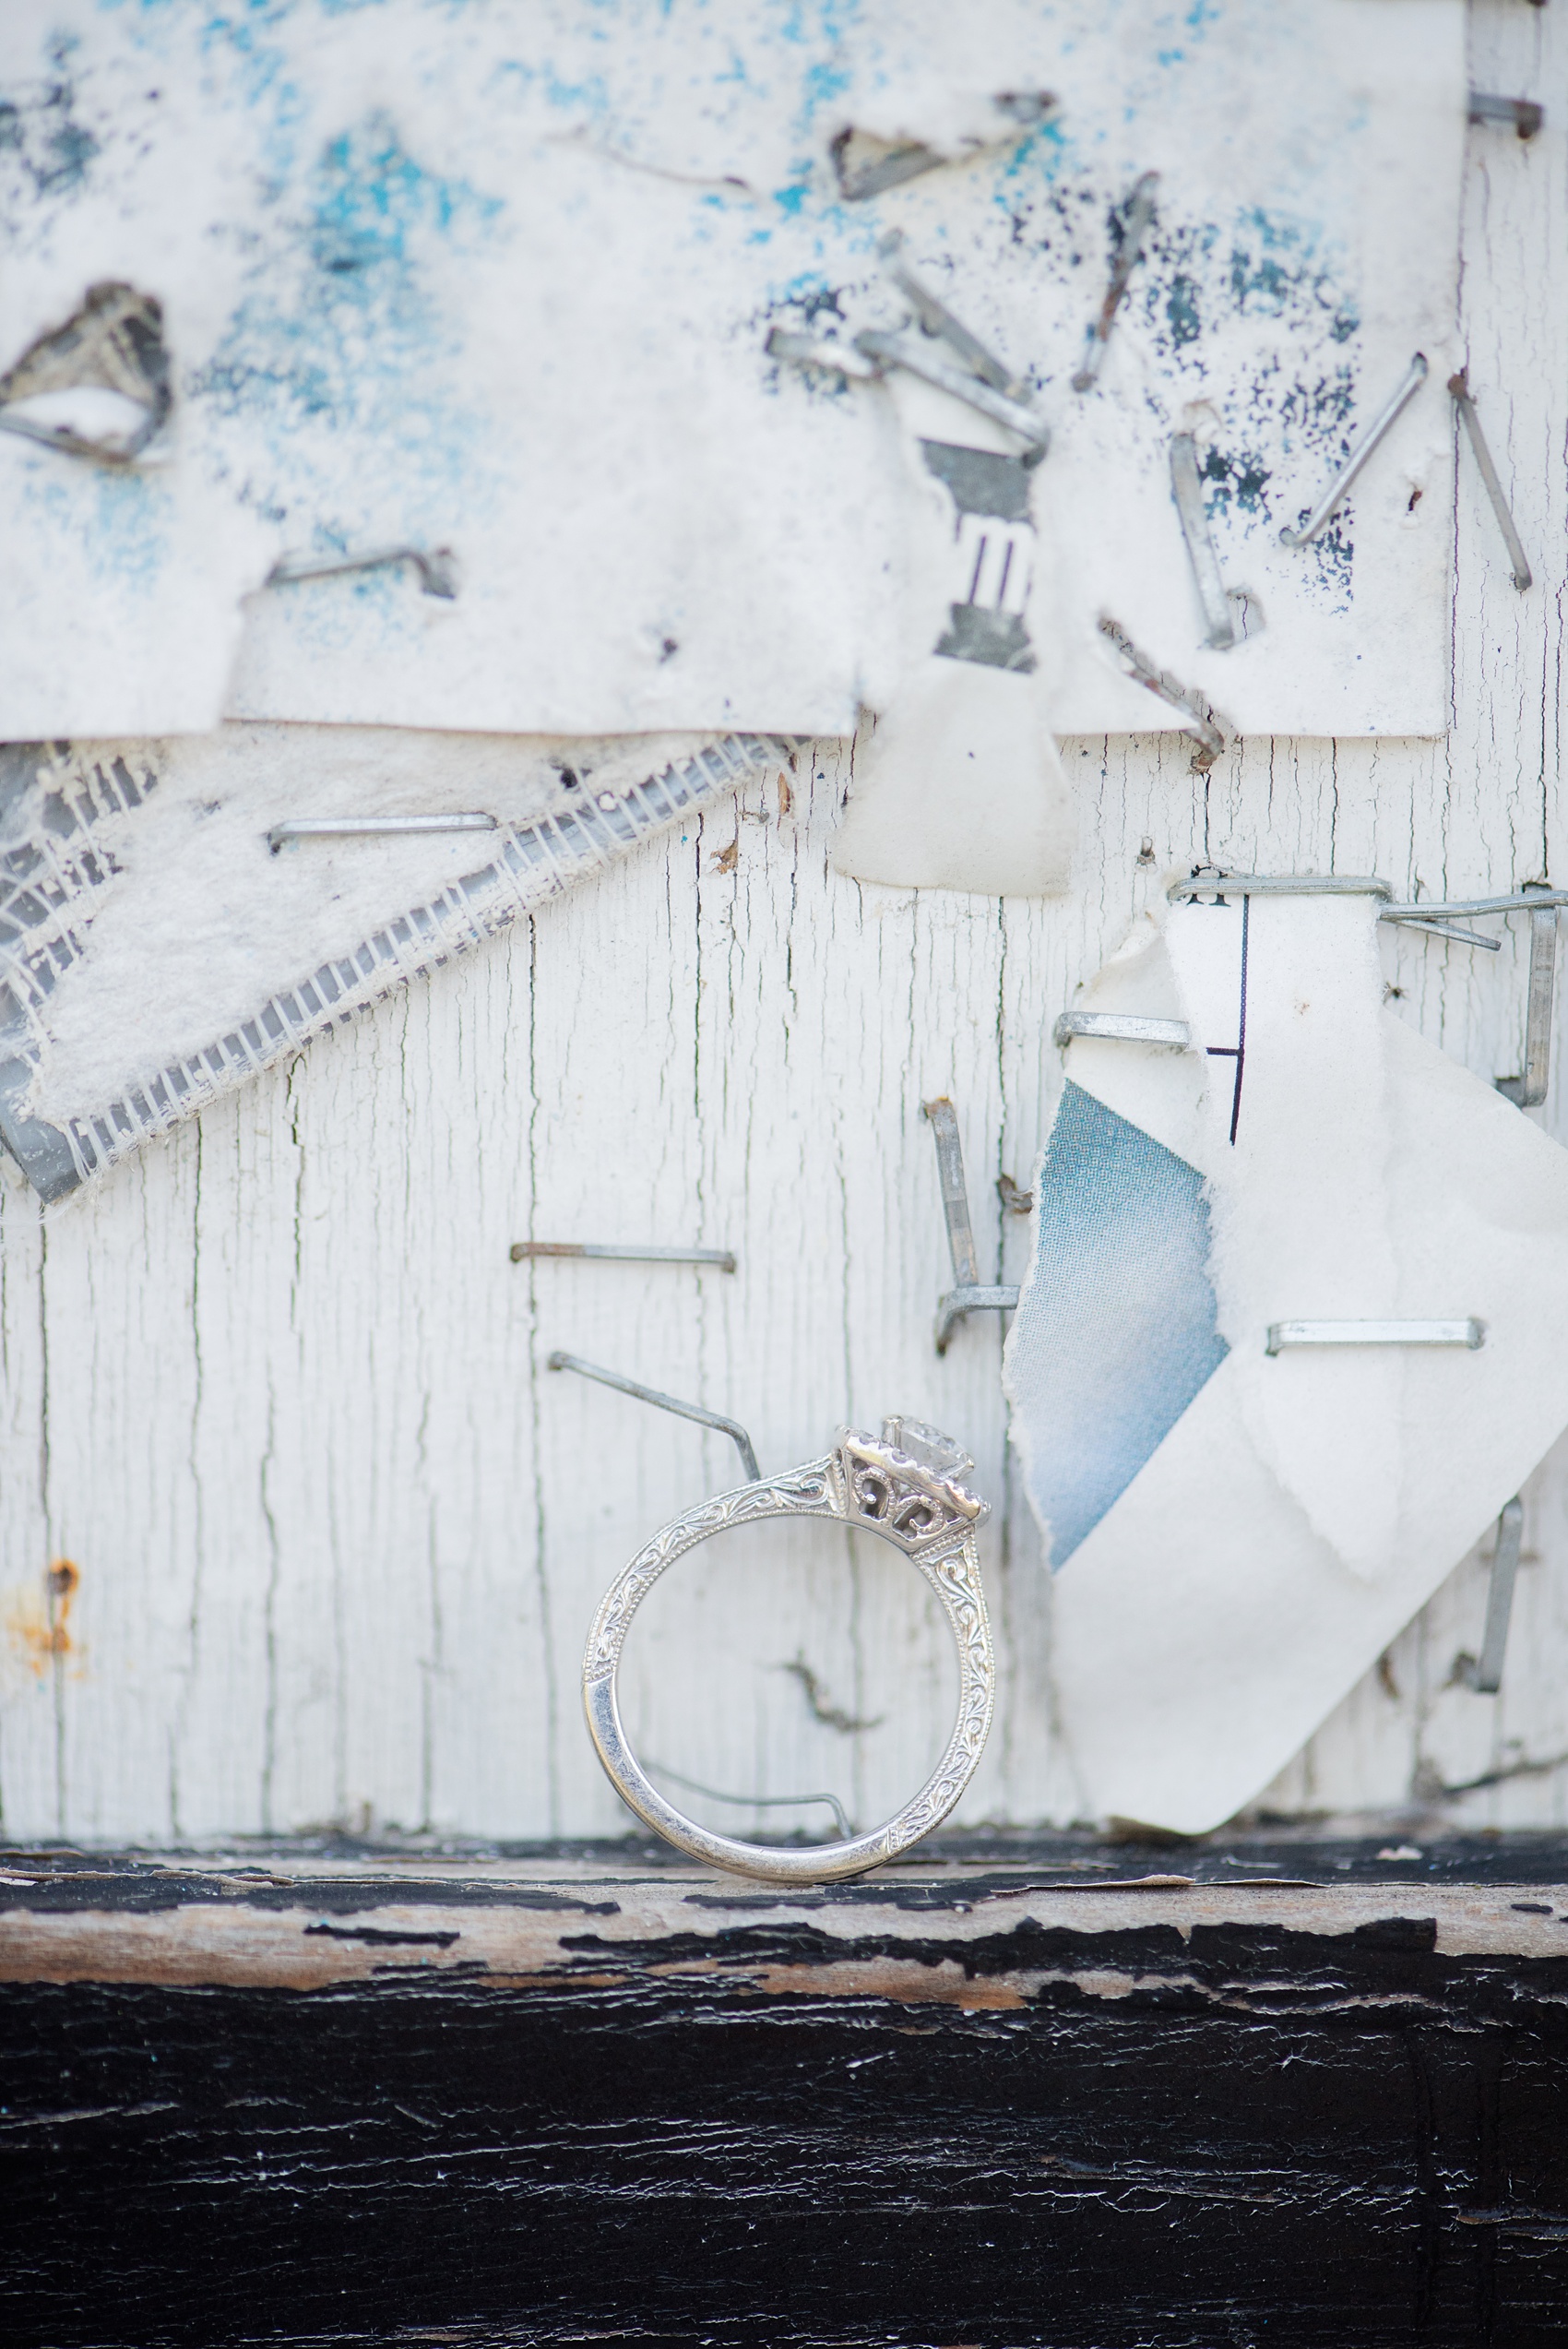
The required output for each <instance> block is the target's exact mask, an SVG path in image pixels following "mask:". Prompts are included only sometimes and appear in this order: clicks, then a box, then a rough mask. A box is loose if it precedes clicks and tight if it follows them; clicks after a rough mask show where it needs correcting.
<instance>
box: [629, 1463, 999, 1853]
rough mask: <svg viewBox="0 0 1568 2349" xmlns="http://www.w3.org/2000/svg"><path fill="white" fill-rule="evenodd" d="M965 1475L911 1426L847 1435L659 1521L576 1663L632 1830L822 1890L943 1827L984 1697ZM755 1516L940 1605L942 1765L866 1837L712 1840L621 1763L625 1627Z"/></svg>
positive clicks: (972, 1752) (984, 1714)
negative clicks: (793, 1843) (946, 1647)
mask: <svg viewBox="0 0 1568 2349" xmlns="http://www.w3.org/2000/svg"><path fill="white" fill-rule="evenodd" d="M971 1465H972V1462H971V1461H969V1460H968V1458H967V1456H966V1455H965V1454H964V1453H963V1452H962V1451H961V1450H960V1449H959V1448H958V1446H957V1445H956V1444H955V1443H953V1442H952V1441H951V1440H950V1439H949V1438H948V1437H945V1436H941V1435H938V1434H937V1432H936V1431H935V1429H933V1428H929V1427H925V1426H922V1425H921V1424H920V1422H919V1421H917V1420H910V1419H888V1420H885V1421H884V1423H883V1432H882V1435H881V1437H873V1436H867V1435H862V1434H861V1433H860V1432H859V1431H858V1430H857V1429H853V1428H846V1429H843V1430H841V1431H840V1434H839V1437H838V1443H837V1449H835V1450H833V1451H831V1452H829V1453H828V1454H827V1456H826V1458H825V1459H823V1460H814V1461H807V1463H806V1465H805V1466H804V1467H803V1468H793V1469H790V1471H789V1473H787V1474H786V1475H783V1476H766V1477H762V1478H760V1479H759V1480H758V1482H757V1483H755V1484H754V1485H740V1486H738V1487H737V1488H736V1490H735V1491H733V1492H731V1493H719V1494H718V1495H717V1496H715V1497H714V1498H713V1499H712V1500H710V1501H703V1502H700V1503H699V1504H698V1506H697V1507H696V1508H689V1509H687V1510H686V1512H685V1514H684V1515H683V1516H682V1517H677V1518H673V1519H671V1522H670V1523H669V1524H668V1525H664V1526H661V1527H660V1528H659V1532H657V1533H656V1534H655V1535H654V1536H653V1538H652V1540H651V1541H650V1542H647V1543H646V1544H644V1546H643V1547H642V1548H641V1549H640V1550H639V1551H638V1552H637V1554H636V1557H635V1558H633V1559H632V1561H631V1563H630V1565H629V1566H627V1567H626V1568H624V1570H623V1572H622V1573H621V1574H619V1575H618V1576H617V1577H616V1580H614V1582H612V1585H611V1587H610V1589H609V1590H608V1591H607V1592H605V1594H604V1598H603V1601H602V1603H601V1604H600V1610H599V1613H598V1615H597V1616H595V1618H594V1625H593V1629H592V1630H591V1631H590V1632H589V1634H588V1651H587V1653H586V1654H585V1656H584V1658H583V1707H584V1710H585V1711H586V1712H587V1714H588V1733H589V1735H591V1737H592V1739H593V1742H594V1745H595V1746H596V1747H597V1748H598V1751H599V1759H600V1761H601V1762H602V1763H603V1764H604V1768H605V1770H606V1771H607V1773H608V1774H609V1777H610V1778H611V1780H612V1783H613V1784H614V1785H615V1787H616V1788H617V1790H618V1792H619V1793H620V1794H621V1795H622V1796H623V1798H624V1801H625V1802H627V1803H628V1804H629V1805H630V1806H631V1808H632V1809H633V1810H634V1811H636V1815H637V1817H638V1818H640V1819H642V1820H644V1821H645V1822H646V1823H647V1826H649V1827H651V1828H652V1829H653V1830H655V1832H656V1833H658V1834H659V1835H662V1836H663V1837H664V1838H665V1840H666V1841H667V1842H671V1843H673V1844H675V1845H676V1846H677V1847H678V1848H679V1849H680V1850H681V1851H683V1852H689V1853H690V1854H692V1856H693V1858H694V1859H699V1860H707V1861H710V1862H711V1863H712V1864H713V1866H716V1867H727V1868H733V1869H735V1870H736V1871H737V1872H738V1873H739V1874H741V1875H742V1876H757V1877H764V1878H767V1879H769V1880H770V1881H771V1882H773V1883H775V1884H821V1883H824V1882H826V1881H828V1880H830V1879H831V1878H836V1877H842V1876H858V1875H860V1874H861V1871H862V1870H863V1869H865V1868H868V1867H875V1866H878V1864H879V1863H880V1862H882V1861H884V1860H890V1859H893V1858H894V1857H895V1856H896V1855H897V1854H898V1853H900V1852H905V1851H908V1850H909V1846H910V1844H911V1843H918V1842H919V1841H920V1839H921V1836H922V1835H927V1834H929V1833H930V1832H931V1830H932V1828H933V1827H935V1826H936V1825H938V1823H939V1822H940V1821H941V1820H942V1819H944V1818H946V1816H947V1814H948V1812H949V1811H950V1810H951V1809H952V1807H953V1806H954V1804H955V1803H956V1801H957V1799H958V1797H959V1795H961V1794H962V1793H963V1791H964V1789H965V1787H966V1786H967V1785H968V1783H969V1780H970V1778H971V1777H972V1776H973V1775H974V1770H975V1765H976V1763H977V1762H978V1761H979V1760H980V1752H981V1749H982V1748H983V1747H984V1745H985V1740H986V1733H987V1731H988V1730H989V1729H990V1727H991V1716H992V1707H993V1704H994V1701H995V1690H996V1668H995V1664H994V1662H993V1660H992V1651H991V1626H990V1624H989V1622H988V1621H987V1619H986V1611H985V1593H984V1592H983V1591H982V1590H981V1588H980V1553H979V1550H978V1548H977V1546H976V1543H975V1532H976V1528H977V1527H978V1526H979V1525H980V1523H981V1521H982V1520H984V1519H985V1518H986V1517H988V1516H989V1515H990V1510H989V1508H988V1507H987V1505H986V1503H985V1502H984V1501H982V1500H980V1498H979V1497H978V1496H976V1495H975V1494H973V1493H971V1492H969V1491H968V1488H967V1487H966V1486H965V1485H963V1484H962V1483H961V1482H960V1481H959V1479H960V1478H961V1476H962V1475H963V1474H964V1473H967V1471H968V1469H969V1468H970V1466H971ZM765 1517H826V1518H835V1519H837V1520H838V1521H839V1522H840V1523H841V1524H845V1525H849V1526H861V1527H863V1528H864V1529H865V1530H866V1531H867V1532H872V1533H876V1534H879V1535H880V1536H881V1537H882V1539H883V1540H884V1541H885V1542H891V1543H892V1544H893V1545H894V1547H895V1548H897V1549H899V1550H902V1551H903V1553H904V1555H905V1556H907V1557H909V1558H910V1559H912V1560H913V1562H914V1564H915V1565H916V1566H918V1567H919V1568H920V1570H921V1573H922V1574H923V1575H924V1576H925V1579H926V1580H927V1581H928V1582H929V1583H930V1584H931V1587H932V1590H933V1591H934V1592H936V1595H937V1597H938V1598H939V1599H940V1600H941V1602H942V1607H943V1612H944V1615H945V1616H946V1617H947V1621H948V1624H949V1626H950V1628H951V1629H952V1633H953V1637H954V1640H955V1642H956V1646H957V1650H958V1713H957V1719H956V1722H955V1723H954V1727H953V1735H952V1736H951V1737H950V1738H949V1739H948V1741H947V1747H946V1750H945V1752H944V1754H943V1757H942V1759H941V1760H940V1762H938V1764H937V1766H936V1768H935V1770H934V1771H932V1774H931V1776H930V1777H929V1778H928V1779H927V1781H926V1783H925V1784H924V1785H923V1786H922V1787H921V1790H920V1792H919V1794H918V1795H915V1796H914V1797H913V1799H912V1800H911V1801H909V1802H908V1803H906V1804H905V1805H904V1807H903V1808H902V1810H900V1811H897V1812H896V1813H895V1815H894V1816H893V1818H890V1819H888V1820H887V1822H886V1823H885V1826H882V1827H878V1828H873V1830H872V1831H871V1832H870V1833H869V1834H866V1835H856V1836H853V1837H851V1838H850V1839H849V1841H848V1842H837V1843H815V1844H813V1845H811V1846H809V1847H808V1848H806V1849H803V1850H792V1851H791V1850H781V1849H779V1848H778V1846H777V1845H774V1844H768V1843H746V1842H741V1841H740V1840H739V1839H738V1838H736V1837H734V1836H731V1835H716V1834H714V1833H713V1832H712V1831H711V1830H710V1829H708V1828H706V1827H699V1826H698V1825H697V1823H696V1821H695V1819H691V1818H687V1817H686V1816H685V1814H684V1812H683V1811H678V1810H677V1809H676V1808H675V1806H674V1805H673V1804H672V1803H671V1802H669V1801H667V1800H666V1798H665V1797H664V1795H661V1794H660V1793H659V1789H658V1787H657V1786H655V1785H654V1783H653V1782H652V1780H651V1779H649V1778H648V1776H647V1773H646V1771H644V1770H643V1768H642V1766H641V1764H640V1763H639V1762H638V1760H637V1758H636V1755H635V1754H634V1753H633V1751H632V1749H631V1747H630V1745H629V1744H628V1742H627V1738H626V1733H625V1730H624V1727H623V1726H622V1722H621V1710H620V1705H619V1703H618V1701H617V1697H616V1687H615V1682H616V1675H617V1673H618V1671H619V1669H620V1663H621V1651H622V1649H623V1647H624V1644H625V1639H626V1633H627V1631H628V1629H629V1628H630V1627H631V1621H632V1617H633V1616H634V1615H635V1614H636V1610H637V1608H638V1607H639V1606H640V1605H641V1604H642V1602H643V1600H644V1599H645V1598H646V1597H647V1594H648V1592H649V1591H651V1590H652V1588H653V1586H654V1584H655V1583H656V1582H657V1581H658V1580H659V1576H660V1575H661V1574H662V1573H663V1572H664V1571H665V1569H666V1568H668V1567H671V1566H673V1565H674V1563H675V1561H676V1559H677V1558H679V1557H683V1556H684V1555H685V1553H686V1552H687V1551H688V1550H694V1549H695V1548H696V1546H697V1544H698V1543H699V1542H706V1541H708V1540H710V1539H711V1537H712V1536H713V1535H714V1534H715V1533H722V1532H725V1531H726V1530H727V1529H728V1528H729V1527H731V1526H732V1525H748V1524H752V1523H754V1521H755V1520H757V1519H759V1518H765Z"/></svg>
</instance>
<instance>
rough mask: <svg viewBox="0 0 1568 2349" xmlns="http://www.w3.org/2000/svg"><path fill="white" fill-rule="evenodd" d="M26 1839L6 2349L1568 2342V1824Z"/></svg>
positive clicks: (9, 2060) (0, 2269)
mask: <svg viewBox="0 0 1568 2349" xmlns="http://www.w3.org/2000/svg"><path fill="white" fill-rule="evenodd" d="M1416 1849H1417V1847H1416V1846H1413V1845H1410V1844H1404V1843H1399V1842H1393V1843H1390V1842H1388V1841H1386V1839H1374V1841H1373V1842H1339V1843H1335V1842H1322V1841H1319V1840H1313V1839H1310V1838H1304V1837H1300V1836H1293V1837H1285V1836H1276V1837H1274V1838H1273V1839H1269V1838H1266V1837H1253V1838H1250V1839H1242V1840H1241V1841H1231V1842H1224V1843H1221V1842H1208V1843H1205V1844H1202V1845H1198V1846H1187V1845H1183V1846H1181V1847H1180V1848H1177V1849H1152V1850H1151V1849H1140V1848H1138V1847H1137V1846H1135V1845H1120V1846H1109V1845H1105V1844H1100V1843H1098V1842H1095V1841H1094V1840H1093V1839H1092V1838H1088V1837H1083V1836H1076V1837H1073V1836H1069V1837H1056V1838H1051V1839H1050V1840H1048V1841H1047V1840H1040V1839H1035V1840H1033V1841H1030V1840H1028V1839H1024V1838H1018V1837H1007V1836H992V1837H984V1836H981V1837H971V1838H968V1839H952V1840H950V1841H949V1842H947V1843H946V1844H945V1845H943V1846H939V1847H937V1848H936V1849H934V1850H933V1849H932V1847H931V1846H926V1847H923V1848H922V1850H921V1852H919V1853H917V1854H911V1855H910V1864H909V1865H905V1866H898V1867H895V1868H888V1869H884V1870H881V1871H879V1872H878V1873H877V1874H876V1875H874V1876H872V1877H869V1878H861V1879H860V1881H859V1882H857V1883H854V1884H850V1885H844V1886H837V1887H824V1888H822V1889H821V1890H815V1891H809V1892H805V1893H796V1894H790V1895H788V1896H782V1895H780V1894H778V1892H776V1891H774V1890H770V1889H768V1888H766V1887H764V1886H759V1885H753V1884H750V1883H747V1882H744V1881H742V1880H741V1879H739V1878H716V1877H712V1876H708V1875H707V1874H704V1873H702V1872H700V1871H698V1870H696V1869H695V1868H690V1867H688V1866H685V1865H684V1864H683V1863H682V1862H680V1861H679V1860H678V1859H676V1858H675V1857H674V1856H673V1855H671V1854H665V1853H663V1851H662V1850H661V1849H654V1848H651V1847H648V1846H646V1845H643V1844H641V1843H627V1844H620V1845H607V1846H602V1847H598V1848H595V1847H591V1846H579V1847H576V1848H574V1849H571V1850H566V1849H557V1850H555V1851H553V1852H548V1853H546V1852H539V1851H533V1852H530V1851H527V1850H521V1849H518V1850H514V1851H510V1852H507V1851H504V1850H498V1849H494V1848H492V1849H491V1850H489V1851H487V1852H486V1853H484V1854H479V1853H477V1852H475V1851H463V1850H459V1849H452V1848H446V1849H441V1848H438V1847H434V1846H428V1845H425V1846H403V1847H399V1848H398V1849H396V1850H389V1849H380V1850H373V1849H370V1848H367V1847H365V1846H354V1845H350V1844H346V1843H343V1842H338V1841H334V1840H332V1839H318V1840H316V1841H315V1842H304V1843H292V1844H287V1845H267V1846H260V1845H255V1846H248V1847H246V1848H245V1849H244V1851H233V1850H231V1851H229V1852H228V1853H226V1854H222V1855H211V1854H208V1855H200V1854H179V1855H167V1854H166V1855H150V1854H142V1855H136V1854H102V1853H89V1852H73V1851H61V1852H53V1853H40V1852H11V1853H9V1854H0V1979H3V1980H4V1982H5V1985H6V1989H5V1993H4V2016H5V2022H4V2064H3V2069H0V2083H3V2084H0V2149H3V2150H0V2163H3V2176H0V2212H3V2214H4V2216H3V2220H0V2227H3V2236H0V2244H3V2248H4V2260H3V2262H0V2339H3V2340H4V2341H5V2342H6V2343H10V2344H13V2349H33V2344H38V2349H77V2344H81V2345H82V2349H86V2344H92V2349H113V2345H114V2344H133V2343H134V2344H137V2349H141V2345H142V2344H154V2343H170V2344H190V2349H227V2344H230V2343H263V2342H268V2343H270V2342H288V2343H313V2344H317V2343H319V2344H327V2343H372V2342H374V2343H384V2342H385V2343H405V2342H407V2343H413V2342H420V2341H424V2342H433V2341H443V2342H449V2343H458V2344H465V2345H466V2349H482V2344H487V2343H495V2344H501V2343H507V2344H531V2343H579V2342H588V2341H600V2342H627V2343H638V2344H643V2345H644V2349H647V2345H649V2344H659V2343H671V2344H674V2343H680V2344H683V2345H684V2344H697V2343H711V2344H714V2349H772V2345H773V2344H778V2349H794V2345H795V2344H802V2349H804V2344H823V2349H826V2344H833V2349H841V2345H842V2349H848V2345H849V2344H861V2343H868V2344H869V2343H902V2344H909V2349H919V2344H930V2349H957V2345H958V2344H963V2343H974V2344H983V2349H992V2344H995V2349H1014V2344H1016V2349H1024V2344H1029V2345H1030V2349H1034V2345H1035V2344H1039V2349H1145V2344H1148V2345H1149V2349H1253V2344H1256V2345H1257V2349H1261V2345H1262V2344H1265V2343H1268V2344H1274V2343H1283V2344H1290V2349H1295V2344H1301V2349H1307V2344H1312V2345H1313V2349H1317V2344H1322V2349H1357V2344H1361V2343H1377V2344H1379V2349H1383V2344H1388V2343H1406V2342H1410V2343H1467V2344H1468V2343H1486V2344H1490V2345H1491V2349H1515V2345H1517V2349H1526V2344H1535V2343H1554V2344H1561V2343H1563V2342H1564V2340H1568V1846H1565V1844H1564V1843H1563V1842H1562V1840H1560V1839H1547V1838H1529V1837H1517V1838H1508V1839H1498V1840H1495V1841H1480V1842H1468V1843H1463V1844H1456V1843H1447V1844H1436V1845H1431V1846H1427V1845H1421V1846H1420V1850H1419V1856H1408V1857H1396V1856H1391V1854H1414V1853H1415V1851H1416Z"/></svg>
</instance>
